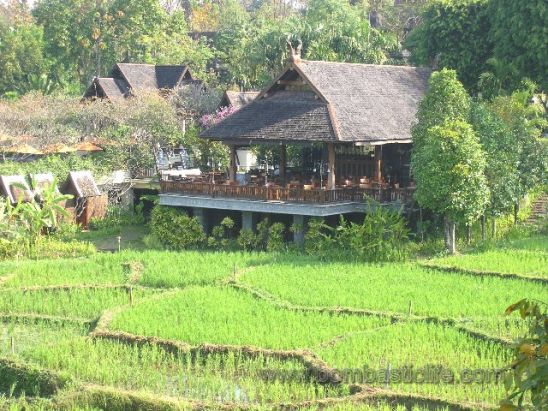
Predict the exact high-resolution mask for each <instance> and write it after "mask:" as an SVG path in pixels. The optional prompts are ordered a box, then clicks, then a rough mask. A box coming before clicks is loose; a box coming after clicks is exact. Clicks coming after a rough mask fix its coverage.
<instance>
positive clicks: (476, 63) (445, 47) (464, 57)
mask: <svg viewBox="0 0 548 411" xmlns="http://www.w3.org/2000/svg"><path fill="white" fill-rule="evenodd" d="M510 1H511V0H510ZM487 4H488V1H487V0H462V1H450V0H437V1H435V2H433V3H432V4H431V5H429V6H428V7H427V8H426V9H425V11H424V12H423V14H422V23H421V24H420V25H418V26H417V27H416V28H415V29H414V30H413V31H412V32H411V34H410V36H409V37H408V39H407V42H406V46H407V47H408V48H409V49H410V50H411V51H412V61H413V62H414V63H415V64H419V65H431V64H433V63H434V62H437V64H438V65H439V66H440V68H444V67H447V68H452V69H455V70H457V72H458V74H459V79H460V80H461V81H462V82H463V83H464V84H465V86H466V87H467V89H469V90H474V89H475V88H476V85H477V82H478V79H479V76H480V74H481V73H482V72H484V71H486V61H487V59H488V58H489V57H491V53H492V44H491V42H490V41H489V40H488V34H489V28H490V24H489V14H488V8H487Z"/></svg>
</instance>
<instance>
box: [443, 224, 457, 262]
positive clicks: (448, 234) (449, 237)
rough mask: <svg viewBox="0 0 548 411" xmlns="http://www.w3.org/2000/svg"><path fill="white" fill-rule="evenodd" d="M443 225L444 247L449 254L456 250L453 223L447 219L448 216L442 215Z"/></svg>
mask: <svg viewBox="0 0 548 411" xmlns="http://www.w3.org/2000/svg"><path fill="white" fill-rule="evenodd" d="M444 223H445V224H444V225H445V247H446V248H447V251H449V253H450V254H455V253H456V252H457V249H456V243H455V223H454V222H453V221H451V220H449V217H447V216H445V217H444Z"/></svg>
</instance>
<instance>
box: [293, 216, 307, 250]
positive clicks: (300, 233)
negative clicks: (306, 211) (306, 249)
mask: <svg viewBox="0 0 548 411" xmlns="http://www.w3.org/2000/svg"><path fill="white" fill-rule="evenodd" d="M305 225H306V220H305V216H304V215H297V214H294V215H293V227H294V228H295V229H296V230H295V231H294V232H293V242H294V243H295V244H297V245H298V246H301V247H302V246H303V245H304V233H305V231H306V226H305Z"/></svg>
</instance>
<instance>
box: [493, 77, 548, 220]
mask: <svg viewBox="0 0 548 411" xmlns="http://www.w3.org/2000/svg"><path fill="white" fill-rule="evenodd" d="M532 97H533V93H532V89H531V88H529V89H525V90H518V91H515V92H514V93H512V95H510V96H499V97H497V98H495V99H494V100H493V101H492V102H491V103H490V108H491V110H493V112H495V113H496V114H497V115H498V116H499V117H500V119H501V120H502V121H503V122H504V123H505V125H506V127H507V128H508V129H509V130H510V132H511V136H512V142H513V150H514V152H515V153H516V155H517V157H518V161H517V170H516V172H517V185H516V194H517V196H516V200H515V204H514V219H515V221H516V222H517V213H518V210H519V200H520V199H522V198H523V197H525V196H526V195H527V194H528V192H529V191H530V190H531V189H532V188H534V187H536V186H538V185H539V184H542V183H543V182H545V181H546V177H547V175H548V145H547V144H546V143H544V142H543V141H542V140H541V132H542V130H543V129H546V128H547V121H546V109H545V107H544V103H542V102H541V101H536V102H534V101H533V98H532Z"/></svg>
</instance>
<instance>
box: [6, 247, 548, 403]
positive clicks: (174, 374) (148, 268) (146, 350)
mask: <svg viewBox="0 0 548 411" xmlns="http://www.w3.org/2000/svg"><path fill="white" fill-rule="evenodd" d="M545 240H546V238H542V237H541V238H534V239H532V240H530V241H527V240H520V241H516V242H513V243H505V244H503V245H502V247H501V248H499V249H491V250H489V251H485V252H483V253H479V252H478V253H475V254H465V255H461V256H456V257H450V258H449V257H448V258H443V259H439V260H436V262H439V263H440V265H441V264H442V262H443V265H451V266H454V267H460V268H466V269H473V270H479V271H491V272H500V273H503V272H505V273H512V274H518V275H523V276H531V275H535V276H539V275H546V271H545V266H544V265H543V264H542V262H543V261H545V258H546V256H545V253H546V250H545V249H543V246H544V244H545ZM501 256H506V257H501ZM516 256H521V257H520V259H517V257H516ZM515 258H516V259H515ZM514 259H515V260H514ZM129 266H132V267H137V268H128V267H129ZM130 285H131V286H132V292H131V296H130V292H129V288H128V287H129V286H130ZM524 297H527V298H535V299H537V300H541V301H548V289H547V288H546V284H543V283H541V282H538V281H532V280H529V279H520V278H510V277H508V278H505V277H500V276H484V275H480V274H477V275H476V274H473V273H464V272H462V273H460V272H458V271H455V272H445V271H438V270H435V269H431V268H425V267H423V266H422V265H420V264H418V263H413V262H412V263H401V264H385V265H378V264H350V263H348V264H345V263H321V262H319V261H316V260H315V259H314V258H311V257H302V256H299V255H293V254H288V255H275V254H268V253H264V254H245V253H208V252H204V253H202V252H181V253H174V252H160V251H142V252H140V251H123V252H121V253H112V254H97V255H95V256H92V257H89V258H85V259H66V260H41V261H19V262H4V263H0V367H2V361H8V364H11V363H15V364H19V365H18V366H17V367H23V368H22V369H25V367H31V368H30V369H33V370H34V369H37V370H38V371H33V372H37V373H41V372H52V373H59V375H62V376H63V378H66V379H67V381H68V382H67V383H66V384H65V385H63V386H60V387H58V389H57V391H56V392H55V393H54V394H51V395H47V396H45V397H44V398H42V399H40V400H39V401H37V400H35V399H32V398H31V400H32V401H31V402H32V403H33V404H34V405H33V407H35V408H34V409H44V410H46V409H47V410H49V409H62V408H63V406H65V409H85V410H100V409H127V408H131V407H133V408H134V409H141V408H146V409H165V408H166V407H167V408H168V409H169V407H171V406H169V407H168V406H167V405H166V404H172V405H173V404H176V405H173V406H174V407H178V408H179V409H192V408H196V407H198V408H200V407H209V408H210V409H218V408H220V407H221V406H222V407H228V409H238V407H248V408H251V409H264V410H269V409H276V408H277V407H278V405H279V404H282V403H283V404H293V407H295V408H294V409H303V410H318V409H327V410H332V411H336V410H340V411H344V410H363V411H369V410H391V409H396V410H399V409H402V410H403V409H410V408H404V407H405V406H410V407H411V409H414V410H417V411H419V410H423V409H432V408H436V409H440V410H443V409H447V401H448V402H450V403H454V404H468V406H470V404H473V405H472V406H471V407H472V408H479V407H481V406H495V405H496V404H498V402H499V401H500V399H501V398H503V397H504V388H503V385H502V383H501V382H500V381H499V380H497V379H496V375H495V372H496V370H498V369H500V368H501V367H504V366H505V365H507V364H508V363H509V362H510V361H511V351H510V349H509V347H508V345H506V344H505V342H504V339H506V340H510V339H512V338H515V337H516V336H519V335H521V334H522V333H523V332H524V331H525V325H524V324H523V323H522V322H521V321H520V320H519V318H518V317H517V316H516V317H506V316H504V310H505V308H506V307H507V306H508V305H509V304H511V303H513V302H515V301H517V300H519V299H521V298H524ZM343 308H344V309H343ZM99 319H100V320H99ZM96 327H99V328H96ZM101 333H103V334H105V333H106V335H107V336H108V339H104V338H99V337H100V336H101ZM145 337H146V338H145ZM32 367H35V368H32ZM36 367H37V368H36ZM17 369H19V368H17ZM321 370H323V371H321ZM326 370H327V371H326ZM409 370H412V371H413V370H414V372H415V374H413V372H410V371H409ZM432 370H434V371H432ZM18 372H19V371H18ZM325 372H327V373H328V374H329V373H331V374H329V375H337V378H339V379H338V380H337V381H335V380H333V379H327V380H326V379H324V378H322V376H325V375H327V374H325V375H324V374H322V373H325ZM404 372H408V374H404ZM409 372H410V374H409ZM420 372H423V373H424V372H428V373H430V374H428V375H429V376H430V377H432V374H431V373H432V372H434V374H435V373H436V372H437V373H438V374H436V375H442V374H443V376H444V377H443V378H445V379H443V380H442V379H440V378H441V377H440V378H438V380H431V379H430V380H421V379H420V378H419V377H417V375H419V374H420ZM332 373H335V374H332ZM8 374H9V373H8ZM13 375H15V377H14V376H13ZM17 375H19V374H17V373H15V374H9V375H8V376H7V378H15V379H14V381H13V383H14V384H15V385H17V384H24V381H23V380H20V381H19V380H18V378H19V377H17ZM404 376H407V377H406V378H404ZM9 381H11V380H9ZM356 384H357V385H356ZM1 386H2V385H1V384H0V387H1ZM20 388H22V389H21V390H15V392H21V391H27V392H29V393H32V392H37V391H36V389H35V387H34V388H33V387H27V386H22V387H20ZM364 389H367V390H379V391H378V392H380V393H382V395H380V394H375V395H373V396H371V397H370V398H369V399H367V400H366V399H364V398H362V397H360V395H361V394H360V392H361V390H364ZM12 391H13V390H11V389H7V390H6V391H5V392H1V393H0V408H2V407H4V408H8V407H9V409H14V410H16V409H29V408H28V407H27V406H25V405H24V404H26V401H28V400H27V399H25V398H13V397H12V395H11V394H10V392H12ZM364 392H365V391H364ZM375 392H377V391H375ZM2 395H3V397H2ZM30 397H32V395H30ZM30 397H29V398H30ZM387 398H390V399H389V400H388V399H387ZM410 398H411V399H410ZM413 398H414V399H413ZM444 401H445V402H444ZM22 404H23V405H22ZM67 404H69V405H68V406H67ZM129 404H132V405H131V406H130V405H129ZM409 404H411V405H409ZM413 404H414V405H413ZM443 404H445V405H443ZM67 407H68V408H67ZM31 409H33V408H32V407H31Z"/></svg>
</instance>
